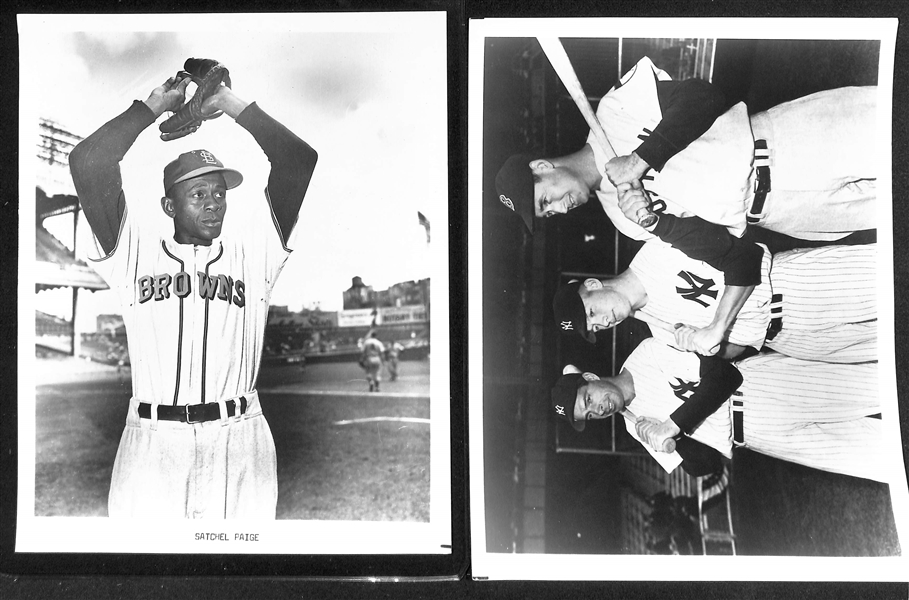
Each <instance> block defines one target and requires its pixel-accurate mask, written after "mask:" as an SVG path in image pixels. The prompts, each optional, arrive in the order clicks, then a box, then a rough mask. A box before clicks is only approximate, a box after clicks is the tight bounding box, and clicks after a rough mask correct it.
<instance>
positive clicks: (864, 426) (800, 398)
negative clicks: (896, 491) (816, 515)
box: [732, 353, 887, 482]
mask: <svg viewBox="0 0 909 600" xmlns="http://www.w3.org/2000/svg"><path fill="white" fill-rule="evenodd" d="M736 366H737V367H738V369H739V370H740V371H741V373H742V376H743V378H744V380H745V381H744V383H743V384H742V385H741V387H740V388H739V390H738V392H736V393H735V394H734V395H733V397H732V405H733V421H734V422H735V423H736V429H737V430H739V431H741V438H739V436H738V435H737V436H736V438H737V440H738V439H742V440H743V443H742V444H741V445H742V446H744V447H746V448H749V449H751V450H754V451H755V452H760V453H761V454H766V455H768V456H773V457H775V458H780V459H783V460H787V461H790V462H794V463H798V464H801V465H805V466H808V467H813V468H815V469H821V470H823V471H830V472H833V473H841V474H844V475H851V476H854V477H863V478H866V479H873V480H875V481H883V482H886V481H887V477H886V472H885V469H884V468H883V465H884V464H885V463H886V460H885V455H884V450H883V444H882V441H883V430H882V428H881V420H880V419H879V418H872V417H869V415H874V414H878V413H880V405H881V403H880V397H879V396H878V389H877V363H864V364H850V365H842V364H831V363H823V362H817V361H804V360H799V359H797V358H792V357H789V356H784V355H782V354H777V353H768V354H761V355H759V356H754V357H752V358H748V359H745V360H743V361H740V362H739V363H737V365H736ZM739 419H741V420H740V422H739ZM737 433H738V432H737Z"/></svg>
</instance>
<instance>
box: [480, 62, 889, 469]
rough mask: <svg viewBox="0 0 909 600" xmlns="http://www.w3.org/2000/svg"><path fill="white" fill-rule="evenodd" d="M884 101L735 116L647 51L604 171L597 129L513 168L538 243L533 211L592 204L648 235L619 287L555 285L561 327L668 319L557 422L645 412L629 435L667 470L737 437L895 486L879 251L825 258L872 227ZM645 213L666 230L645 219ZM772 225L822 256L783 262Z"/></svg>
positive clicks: (509, 172) (505, 185)
mask: <svg viewBox="0 0 909 600" xmlns="http://www.w3.org/2000/svg"><path fill="white" fill-rule="evenodd" d="M875 93H876V90H875V88H873V87H872V88H843V89H839V90H831V91H827V92H821V93H819V94H814V95H812V96H808V97H806V98H802V99H799V100H796V101H794V102H789V103H786V104H783V105H780V106H778V107H775V108H774V109H771V110H770V111H766V112H764V113H759V114H757V115H752V116H750V117H749V116H748V114H747V110H746V109H745V107H744V105H743V104H739V105H736V106H734V107H732V108H731V109H729V110H726V111H724V110H723V108H724V105H723V99H722V94H720V93H719V92H718V91H717V90H715V89H714V88H712V87H711V86H710V85H709V84H707V83H705V82H702V81H698V80H687V81H683V82H673V81H671V80H670V78H669V77H668V75H666V74H665V73H664V72H662V71H660V70H659V69H657V68H656V67H655V66H654V65H653V64H652V63H651V62H650V61H649V59H646V58H645V59H642V60H641V61H640V62H639V63H638V64H637V65H636V66H635V67H634V68H633V69H632V70H631V71H630V72H629V73H628V74H626V75H625V76H624V77H623V78H622V79H621V81H620V83H619V84H617V86H616V87H614V88H613V89H611V90H610V91H609V93H607V94H606V96H605V97H604V98H603V99H602V101H601V102H600V105H599V107H598V110H597V118H598V119H599V120H600V122H601V123H602V125H603V126H604V129H605V130H606V133H607V136H608V137H609V141H610V142H611V144H612V145H613V147H614V148H615V150H616V153H617V154H618V155H619V156H617V157H615V158H612V159H609V157H608V156H606V155H605V154H604V153H603V151H602V150H601V149H600V147H599V145H598V144H597V143H596V142H595V140H594V134H593V133H591V135H590V137H589V138H588V143H587V144H586V145H585V146H584V147H583V148H581V149H580V150H578V151H577V152H575V153H572V154H569V155H566V156H561V157H558V158H553V159H546V158H543V157H541V156H539V155H518V156H513V157H511V158H509V159H508V161H506V163H505V165H504V166H503V167H502V168H501V170H500V171H499V173H498V175H497V177H496V190H497V194H498V201H499V202H501V203H502V204H503V205H505V206H506V207H507V208H508V209H510V210H512V211H514V212H515V213H516V214H518V215H519V216H520V217H521V218H522V220H523V222H524V224H525V225H526V227H527V228H528V229H529V230H530V231H531V232H532V231H533V220H534V218H535V217H542V218H545V217H549V216H553V215H558V214H564V213H566V212H568V211H569V210H572V209H574V208H576V207H578V206H580V205H582V204H584V203H586V202H587V201H588V200H589V198H590V195H591V194H592V193H596V195H597V197H598V199H599V200H600V203H601V205H602V206H603V208H604V211H605V212H606V214H607V216H609V218H610V220H611V221H612V222H613V224H614V225H615V228H616V229H617V230H618V231H620V232H622V233H623V234H625V235H626V236H628V237H631V238H632V239H637V240H642V241H646V242H647V243H646V244H644V246H643V248H641V250H639V251H638V253H637V254H636V256H635V258H634V260H633V261H632V263H631V265H630V267H629V268H628V270H627V271H625V272H623V273H621V274H619V275H618V276H616V277H614V278H609V279H605V280H601V279H587V280H586V281H575V282H572V283H570V284H568V285H563V286H561V287H560V289H559V290H558V292H557V293H556V297H555V299H554V302H553V312H554V317H555V322H556V324H557V326H558V327H559V328H560V329H561V330H562V331H563V332H565V333H577V334H580V335H581V336H582V337H584V338H585V339H588V341H592V339H591V337H590V334H591V333H592V332H594V331H596V330H599V329H607V328H610V327H613V326H615V325H616V324H617V323H619V322H621V321H622V320H624V319H626V318H628V317H629V316H633V315H635V314H637V315H638V316H639V317H642V318H645V319H644V320H646V321H647V322H649V323H651V324H653V323H663V324H664V325H665V329H664V328H659V327H654V326H653V325H651V330H652V331H653V334H654V336H655V337H654V338H652V339H648V340H645V342H644V343H642V344H640V346H639V347H638V348H637V349H636V350H635V351H634V352H633V353H632V355H631V356H630V357H629V358H628V360H627V362H626V363H625V366H624V367H623V369H622V371H621V372H620V373H619V375H617V376H616V377H614V378H608V379H599V378H597V377H596V376H595V375H593V374H589V373H588V374H580V373H568V374H566V375H563V377H562V378H561V379H560V380H559V382H558V383H557V384H556V386H555V387H554V388H553V390H552V397H553V409H554V411H555V414H557V415H559V416H560V417H561V418H564V419H567V420H568V421H569V422H571V423H572V424H573V425H575V428H576V429H581V428H583V425H582V423H583V419H586V418H605V417H607V416H610V415H612V414H615V413H617V412H621V411H623V410H624V409H625V407H626V405H629V404H630V403H631V402H632V401H634V402H635V413H637V414H638V415H641V418H634V419H631V418H630V417H628V416H626V419H627V420H628V422H629V423H636V425H633V426H630V427H629V430H630V431H631V432H632V435H634V436H635V437H636V438H637V439H639V440H641V441H642V443H644V445H645V447H648V449H657V450H652V453H653V454H654V456H655V457H657V459H658V460H660V461H661V462H663V463H664V466H668V467H672V468H674V467H675V466H678V464H679V463H681V464H682V466H683V468H685V469H686V470H687V471H688V472H689V473H692V474H695V475H701V474H703V473H704V472H705V469H704V467H703V465H705V464H707V465H709V464H716V463H715V461H711V460H707V461H703V460H701V461H700V462H698V461H697V460H696V459H697V457H696V456H694V455H692V452H693V451H692V449H691V445H690V443H689V440H698V441H700V442H703V443H704V444H706V445H707V446H708V447H710V448H713V449H715V450H717V451H719V452H720V453H722V454H723V455H724V456H726V457H731V448H732V442H733V440H734V441H735V442H736V443H737V444H739V445H743V446H747V447H750V448H752V449H753V450H755V451H758V452H763V453H765V454H769V455H771V456H776V457H778V458H782V459H785V460H790V461H793V462H798V463H800V464H805V465H808V466H812V467H815V468H819V469H823V470H828V471H833V472H837V473H844V474H849V475H855V476H859V477H867V478H870V479H876V480H879V481H884V479H883V471H882V470H881V468H880V463H881V461H880V460H879V459H880V456H881V455H880V420H879V414H878V413H879V401H878V398H877V394H876V388H875V387H874V385H873V384H874V377H875V373H876V363H875V361H876V360H877V351H876V348H877V346H876V339H877V330H876V305H875V302H876V278H875V263H876V246H875V245H874V244H870V245H862V246H845V245H829V246H828V244H834V243H836V240H843V239H852V237H854V236H850V233H852V232H855V231H857V230H873V228H874V227H875V220H876V215H875V210H874V209H875V200H876V198H875V175H874V173H875V169H874V162H875V161H874V156H873V152H868V149H869V148H872V147H873V137H874V130H875V124H874V121H875V118H876V115H875V109H876V107H875ZM828 136H832V137H828ZM844 140H852V141H854V144H852V143H849V142H847V143H845V144H843V141H844ZM844 146H847V147H844ZM831 148H835V149H836V150H835V151H831ZM645 211H652V212H654V213H656V214H657V215H658V217H659V219H658V221H657V222H656V223H655V224H650V225H648V226H641V225H639V224H638V223H639V217H640V216H641V215H642V213H643V212H645ZM760 228H766V229H769V230H772V231H775V232H778V233H782V234H786V235H787V236H792V237H791V238H787V240H786V243H788V244H790V245H789V246H787V248H795V247H798V246H799V241H800V240H811V241H810V242H806V243H805V244H804V245H805V246H809V245H810V246H816V245H822V246H827V247H821V248H816V249H805V248H802V249H797V250H788V251H786V252H776V253H774V254H771V252H770V251H769V250H768V248H767V247H766V246H764V245H761V244H757V243H755V240H757V239H761V238H760V237H759V236H758V235H755V234H752V233H751V232H755V233H757V232H760V231H761V229H760ZM746 229H747V231H748V234H746ZM770 349H773V350H775V351H773V352H768V350H770ZM761 350H763V351H764V353H763V354H760V355H758V356H755V355H757V354H758V352H759V351H761ZM686 351H689V352H686ZM695 353H697V354H695ZM714 354H716V355H717V357H712V356H710V355H714ZM719 357H722V358H725V359H729V360H737V361H738V362H737V363H736V366H733V365H732V364H730V363H728V362H723V361H722V360H720V359H719ZM714 361H719V362H718V363H715V362H714ZM831 363H841V364H839V365H833V364H831ZM708 364H709V365H710V366H709V367H708V366H706V365H708ZM717 364H718V365H720V366H716V365H717ZM737 369H738V370H737ZM567 370H568V371H572V370H573V368H571V367H568V368H567ZM730 370H731V371H730ZM708 374H709V376H708ZM743 375H744V380H743ZM869 380H870V383H868V384H866V383H865V382H867V381H869ZM730 383H731V387H730ZM856 387H858V388H860V389H858V390H856V389H854V388H856ZM844 390H848V392H845V393H844ZM793 395H795V396H797V397H798V400H797V401H793ZM730 396H732V398H733V401H731V402H730V400H729V398H730ZM692 398H694V401H693V400H692ZM733 407H735V410H733ZM876 417H877V418H876ZM578 423H581V426H580V427H578V426H577V425H578ZM733 425H735V427H733ZM683 434H684V435H683ZM679 436H681V437H679ZM666 438H678V440H679V442H682V441H684V442H685V443H682V444H680V445H679V448H678V452H677V453H674V454H673V458H672V459H668V458H667V456H666V455H660V454H659V449H661V448H662V442H663V440H665V439H666ZM832 444H839V445H840V446H839V447H840V448H841V449H842V451H840V450H836V451H830V450H829V447H830V446H831V445H832ZM707 456H708V457H709V454H708V455H707ZM701 457H703V454H702V455H701ZM669 463H673V464H671V465H670V464H669Z"/></svg>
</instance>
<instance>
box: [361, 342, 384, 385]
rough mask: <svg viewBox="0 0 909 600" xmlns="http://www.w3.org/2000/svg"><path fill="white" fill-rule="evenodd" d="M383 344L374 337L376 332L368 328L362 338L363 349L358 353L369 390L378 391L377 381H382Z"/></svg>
mask: <svg viewBox="0 0 909 600" xmlns="http://www.w3.org/2000/svg"><path fill="white" fill-rule="evenodd" d="M384 356H385V346H384V345H383V344H382V342H380V341H379V340H378V338H376V332H375V331H373V330H370V331H369V333H367V334H366V339H365V340H363V349H362V351H361V353H360V366H362V367H363V370H364V371H366V380H367V381H368V382H369V391H370V392H378V391H379V383H381V381H382V373H381V371H382V364H383V363H384V361H385V359H384Z"/></svg>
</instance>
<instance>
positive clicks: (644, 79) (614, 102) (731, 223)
mask: <svg viewBox="0 0 909 600" xmlns="http://www.w3.org/2000/svg"><path fill="white" fill-rule="evenodd" d="M670 79H672V78H671V77H670V76H669V75H668V74H667V73H666V72H665V71H662V70H660V69H658V68H656V66H654V64H653V63H652V62H651V61H650V59H649V58H647V57H646V56H645V57H644V58H642V59H641V60H640V61H638V63H637V64H636V65H635V66H634V67H633V68H632V69H631V70H630V71H628V73H626V74H625V75H624V76H623V77H622V79H621V82H620V85H619V86H617V87H614V88H612V89H611V90H609V92H608V93H607V94H606V95H605V96H603V98H602V100H600V104H599V106H598V107H597V113H596V114H597V119H598V120H599V121H600V123H601V124H602V125H603V129H604V130H605V131H606V137H607V138H608V139H609V143H610V144H611V145H612V147H613V149H615V152H616V154H617V155H619V156H624V155H628V154H631V153H632V152H634V150H635V149H637V147H638V146H640V145H641V140H642V139H643V137H646V136H647V135H648V134H649V132H651V131H653V129H654V128H656V126H657V125H658V124H659V123H660V121H661V120H662V118H663V114H662V111H661V110H660V103H659V100H658V99H657V91H656V82H657V81H668V80H670ZM642 136H643V137H642ZM587 143H588V144H590V146H591V147H592V148H593V152H594V157H595V160H596V164H597V168H598V169H599V170H600V174H601V175H602V176H603V183H602V185H601V188H600V190H598V191H597V197H598V198H599V200H600V203H601V204H602V205H603V209H604V210H605V211H606V214H607V215H608V216H609V218H610V219H611V220H612V222H613V224H615V226H616V228H617V229H618V230H619V231H621V232H622V233H624V234H625V235H626V236H628V237H630V238H632V239H637V240H647V239H652V238H653V237H654V236H653V234H652V233H650V232H648V231H646V230H645V229H643V228H641V227H639V226H638V225H637V224H636V223H633V222H631V221H630V220H628V218H627V217H625V215H624V214H623V213H622V211H621V210H620V209H619V207H618V197H617V195H616V189H615V187H614V186H613V185H612V184H611V183H610V182H609V180H608V179H607V178H606V174H605V170H604V169H605V166H606V163H607V162H608V160H609V159H608V158H607V156H606V154H604V153H603V151H602V150H601V149H600V147H599V145H598V144H597V142H596V138H595V137H594V136H593V134H592V133H591V134H590V135H589V136H588V139H587ZM753 158H754V138H753V137H752V134H751V125H750V122H749V120H748V110H747V108H746V107H745V105H744V104H743V103H741V102H740V103H739V104H737V105H735V106H734V107H733V108H731V109H730V110H728V111H726V112H725V113H724V114H722V115H720V116H719V117H717V119H716V121H714V123H713V125H712V126H711V127H710V129H708V130H707V131H706V132H705V133H704V134H703V135H701V137H699V138H698V139H696V140H694V141H693V142H692V143H691V144H689V145H688V147H687V148H685V149H684V150H682V151H681V152H679V153H678V154H676V155H675V156H673V157H672V158H671V159H669V160H668V161H667V162H666V164H665V165H664V166H663V168H662V170H660V171H659V172H657V171H655V170H651V171H649V172H648V173H647V175H646V176H645V177H644V179H643V181H642V182H641V183H642V184H643V185H644V189H646V190H647V192H648V193H649V194H650V197H651V199H652V200H653V203H654V208H655V209H656V210H657V211H658V212H666V213H670V214H673V215H676V216H679V217H690V216H694V215H697V216H699V217H701V218H702V219H704V220H706V221H710V222H711V223H717V224H719V225H724V226H726V227H727V229H728V230H729V231H730V233H732V234H733V235H735V236H736V237H741V235H742V234H743V233H744V232H745V226H746V211H747V208H748V206H750V198H751V195H752V188H753V182H752V162H753Z"/></svg>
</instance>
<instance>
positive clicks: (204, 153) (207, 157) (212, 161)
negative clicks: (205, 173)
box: [199, 150, 218, 165]
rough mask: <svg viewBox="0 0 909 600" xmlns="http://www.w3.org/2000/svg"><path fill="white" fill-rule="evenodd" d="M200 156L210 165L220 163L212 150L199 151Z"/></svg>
mask: <svg viewBox="0 0 909 600" xmlns="http://www.w3.org/2000/svg"><path fill="white" fill-rule="evenodd" d="M199 158H201V159H202V160H203V161H204V162H206V163H208V164H210V165H214V164H217V163H218V159H217V158H215V155H214V154H212V153H211V152H209V151H208V150H203V151H201V152H199Z"/></svg>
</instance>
